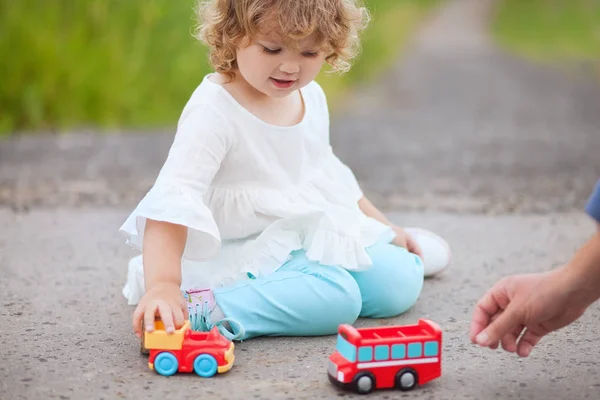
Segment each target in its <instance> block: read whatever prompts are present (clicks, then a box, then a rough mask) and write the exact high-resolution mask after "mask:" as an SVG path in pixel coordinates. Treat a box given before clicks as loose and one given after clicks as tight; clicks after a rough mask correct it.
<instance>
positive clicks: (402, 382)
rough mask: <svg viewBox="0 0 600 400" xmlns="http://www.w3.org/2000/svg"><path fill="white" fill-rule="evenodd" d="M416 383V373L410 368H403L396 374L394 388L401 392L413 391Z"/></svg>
mask: <svg viewBox="0 0 600 400" xmlns="http://www.w3.org/2000/svg"><path fill="white" fill-rule="evenodd" d="M418 381H419V379H418V376H417V371H415V370H414V369H412V368H405V369H403V370H401V371H400V372H398V373H397V374H396V388H398V389H400V390H403V391H407V390H412V389H414V388H415V386H417V382H418Z"/></svg>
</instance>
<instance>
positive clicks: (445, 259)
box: [404, 228, 452, 278]
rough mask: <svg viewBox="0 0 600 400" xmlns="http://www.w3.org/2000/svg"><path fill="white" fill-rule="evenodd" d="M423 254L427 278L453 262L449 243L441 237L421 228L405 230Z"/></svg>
mask: <svg viewBox="0 0 600 400" xmlns="http://www.w3.org/2000/svg"><path fill="white" fill-rule="evenodd" d="M404 230H405V231H406V232H407V233H408V234H409V235H411V236H412V237H413V238H414V239H415V241H416V242H417V244H418V245H419V246H420V247H421V251H422V252H423V263H424V264H425V277H426V278H428V277H431V276H433V275H436V274H438V273H440V272H441V271H443V270H445V269H446V268H448V266H449V265H450V263H451V262H452V251H451V250H450V246H449V245H448V243H447V242H446V241H445V240H444V239H442V238H441V237H440V236H438V235H436V234H435V233H433V232H430V231H428V230H425V229H421V228H404Z"/></svg>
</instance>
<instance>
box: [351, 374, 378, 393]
mask: <svg viewBox="0 0 600 400" xmlns="http://www.w3.org/2000/svg"><path fill="white" fill-rule="evenodd" d="M354 385H355V388H356V391H357V392H358V393H359V394H369V393H371V392H372V391H373V389H375V377H374V376H373V375H372V374H370V373H368V372H363V373H362V374H358V375H356V378H354Z"/></svg>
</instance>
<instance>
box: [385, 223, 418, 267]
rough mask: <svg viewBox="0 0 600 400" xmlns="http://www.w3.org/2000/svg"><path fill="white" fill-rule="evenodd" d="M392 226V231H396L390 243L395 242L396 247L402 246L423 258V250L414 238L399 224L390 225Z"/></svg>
mask: <svg viewBox="0 0 600 400" xmlns="http://www.w3.org/2000/svg"><path fill="white" fill-rule="evenodd" d="M392 228H393V229H394V232H396V237H395V238H394V240H393V241H392V244H395V245H396V246H398V247H404V248H405V249H406V250H408V251H410V252H411V253H413V254H416V255H418V256H419V257H421V259H423V252H422V251H421V247H419V245H418V244H417V242H416V241H415V239H414V238H413V237H412V236H411V235H409V234H408V233H406V231H405V230H404V229H402V228H400V227H399V226H392Z"/></svg>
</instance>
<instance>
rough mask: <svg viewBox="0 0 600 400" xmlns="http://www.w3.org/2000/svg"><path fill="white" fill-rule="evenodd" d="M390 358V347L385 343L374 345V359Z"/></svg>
mask: <svg viewBox="0 0 600 400" xmlns="http://www.w3.org/2000/svg"><path fill="white" fill-rule="evenodd" d="M388 358H390V348H389V346H387V345H385V344H384V345H379V346H375V361H382V360H387V359H388Z"/></svg>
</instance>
